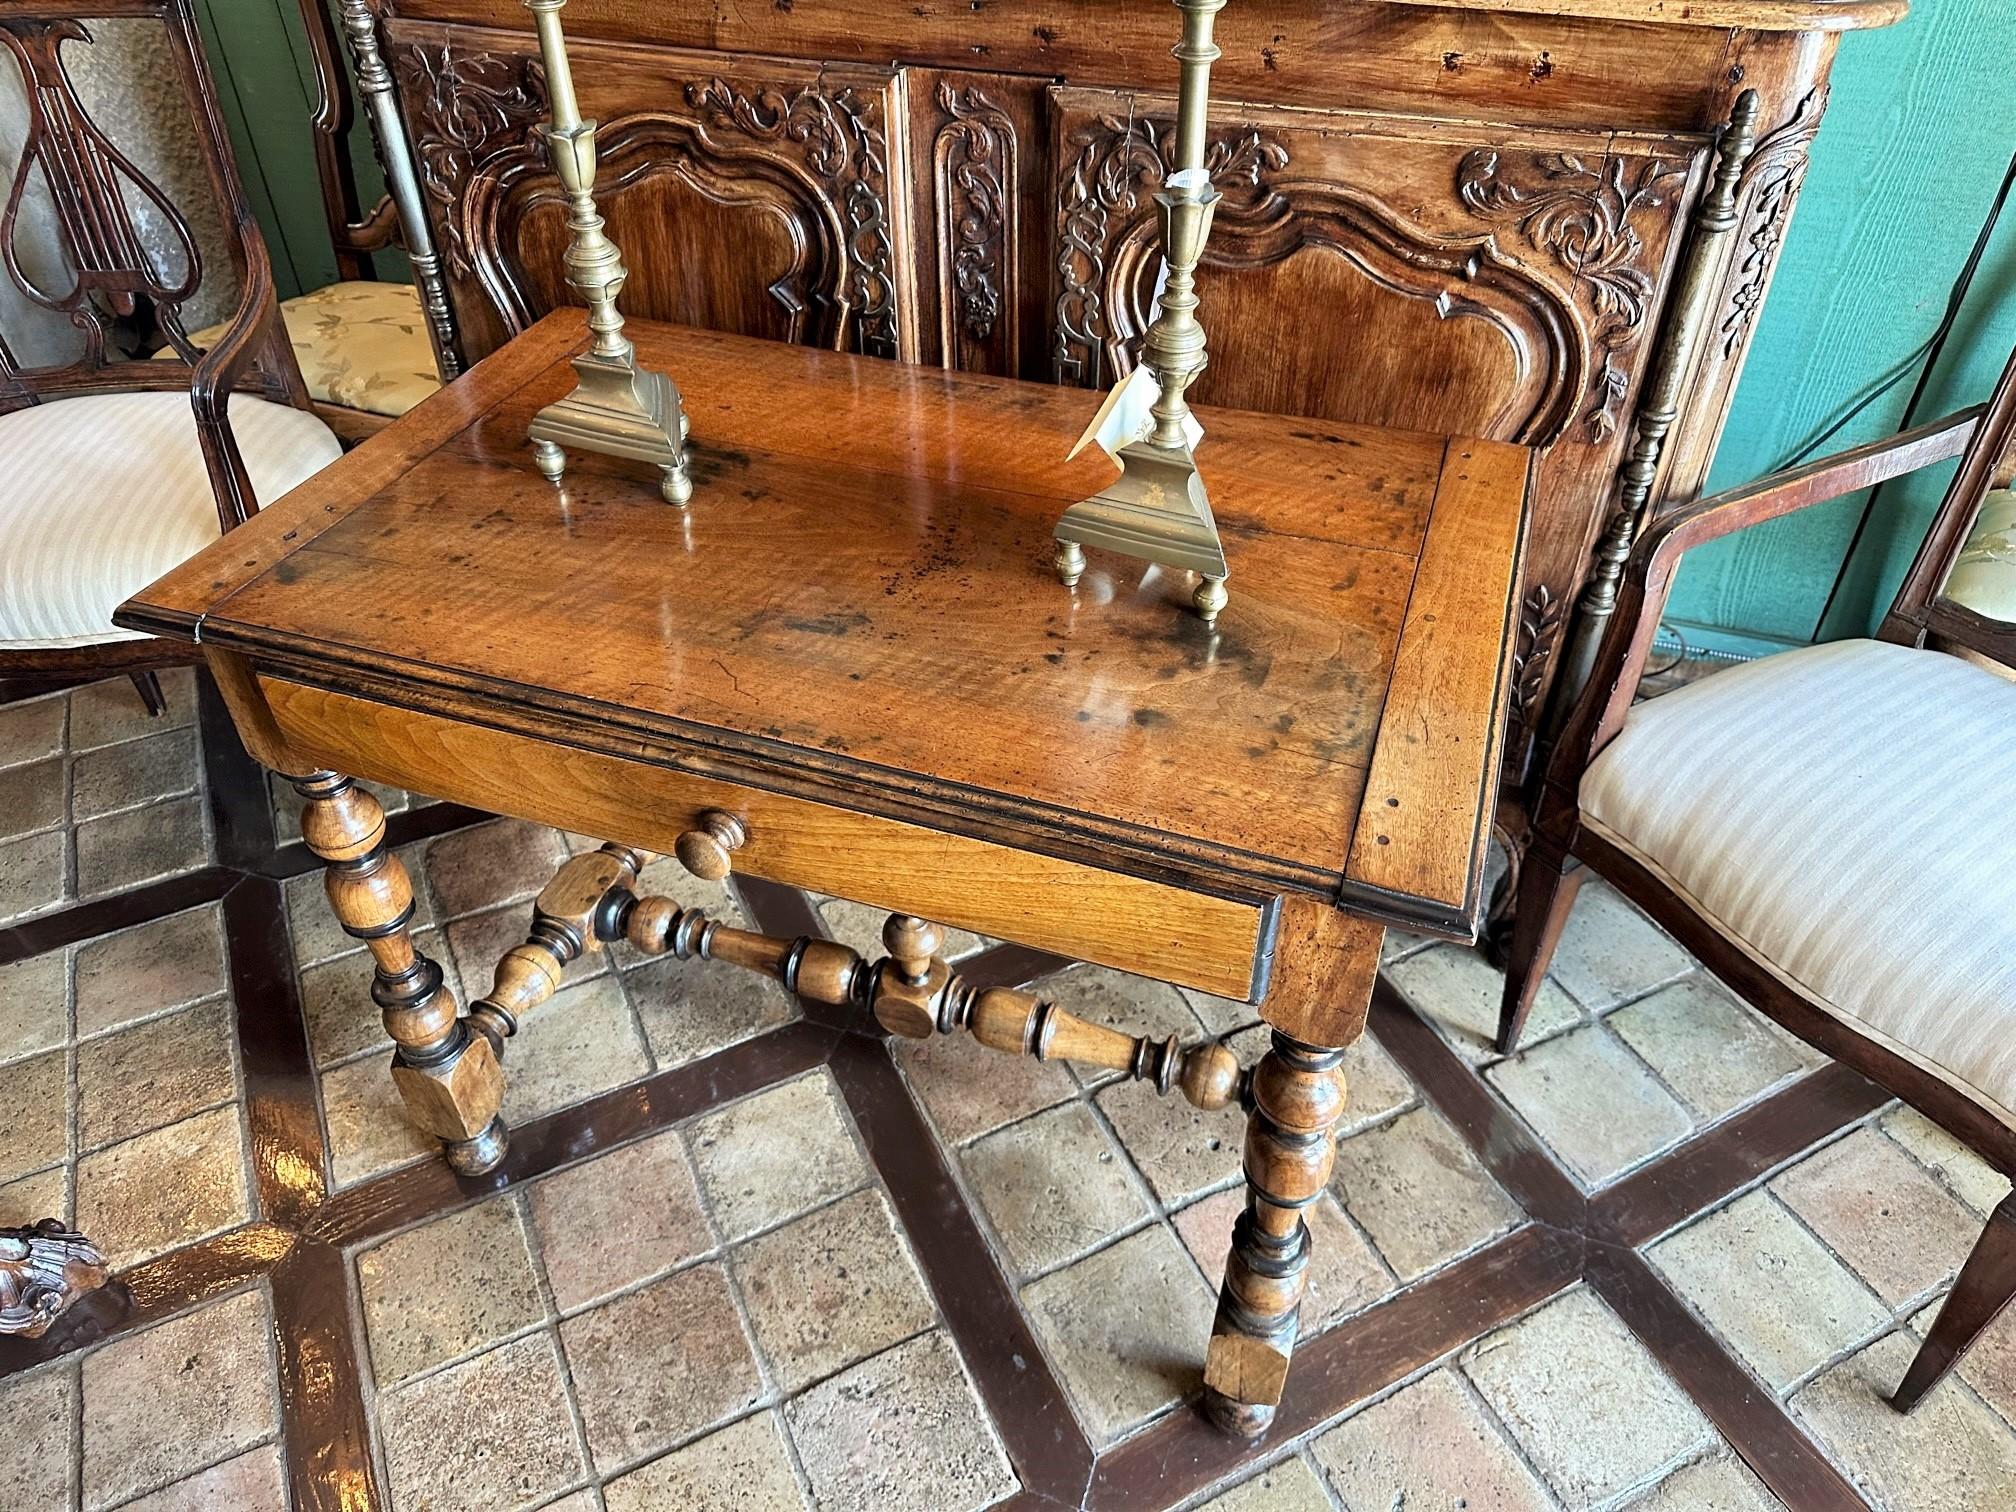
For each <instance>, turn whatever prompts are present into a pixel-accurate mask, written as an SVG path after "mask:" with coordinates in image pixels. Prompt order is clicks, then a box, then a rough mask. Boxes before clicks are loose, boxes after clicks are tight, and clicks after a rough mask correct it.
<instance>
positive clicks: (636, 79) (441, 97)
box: [388, 22, 917, 361]
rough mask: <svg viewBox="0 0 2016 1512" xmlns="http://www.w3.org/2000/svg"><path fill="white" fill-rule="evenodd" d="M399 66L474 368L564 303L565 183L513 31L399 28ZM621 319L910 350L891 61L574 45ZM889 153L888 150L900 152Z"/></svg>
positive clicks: (905, 211)
mask: <svg viewBox="0 0 2016 1512" xmlns="http://www.w3.org/2000/svg"><path fill="white" fill-rule="evenodd" d="M388 33H389V37H390V40H391V47H390V52H391V58H392V66H393V71H394V76H395V78H396V80H397V82H398V87H399V95H400V99H401V103H402V106H403V108H404V110H405V112H406V116H407V127H408V130H409V132H410V133H411V136H412V141H413V146H414V151H415V155H416V157H417V159H418V162H419V166H420V172H421V178H422V188H423V191H424V192H425V195H426V197H427V201H428V208H429V211H430V213H431V214H432V216H433V219H434V226H435V233H436V238H437V241H438V242H439V245H440V247H441V250H442V260H443V264H444V271H445V273H446V276H447V279H448V283H449V294H450V298H451V299H452V300H453V302H454V304H455V312H456V317H457V321H458V324H459V326H460V329H461V336H462V342H463V346H464V348H465V353H466V355H467V357H468V358H469V359H470V360H472V361H473V360H475V359H476V358H478V357H480V356H482V355H484V354H485V353H487V352H489V351H492V350H494V349H495V348H496V347H498V346H499V345H501V344H502V343H503V342H504V341H506V340H508V339H509V338H510V337H511V336H513V335H515V334H516V333H517V332H519V331H520V330H523V329H524V328H525V327H526V326H527V325H529V324H530V323H531V322H532V321H534V320H536V319H537V318H538V317H539V316H540V315H543V314H544V313H546V312H547V311H548V310H550V309H552V308H553V307H554V306H555V305H556V304H559V303H561V302H563V301H565V300H566V299H567V298H568V292H567V289H566V285H565V281H564V278H563V274H562V257H563V255H564V253H565V251H566V248H567V244H568V231H567V204H566V196H565V194H564V192H563V191H562V189H561V187H560V183H559V180H558V179H557V178H556V177H555V176H554V175H553V173H552V171H551V170H550V168H549V167H548V166H547V161H546V155H545V149H544V146H543V144H542V143H541V141H540V139H539V137H538V134H537V126H538V124H539V123H540V122H542V121H544V120H545V119H546V117H547V115H548V107H547V98H546V88H545V76H544V71H543V69H542V68H541V66H540V62H539V57H538V49H537V44H536V42H535V41H534V40H533V38H532V37H531V35H530V34H529V33H527V34H526V35H524V36H518V35H505V34H501V33H496V32H476V31H473V30H468V29H457V28H445V27H437V26H429V25H426V24H424V23H397V22H395V23H392V24H391V25H390V26H389V27H388ZM568 50H569V53H570V56H571V57H572V60H573V64H574V74H575V82H576V87H577V90H578V92H579V94H580V97H581V107H582V111H583V113H584V114H585V115H587V116H589V117H590V118H592V119H595V120H597V121H599V122H600V132H599V141H598V144H599V149H600V150H599V154H598V156H599V162H600V168H599V171H598V174H597V178H596V184H595V198H596V202H597V206H598V208H599V209H600V212H601V214H602V216H603V218H604V219H605V220H606V221H607V222H608V226H609V234H610V235H611V236H612V237H613V238H614V239H615V241H616V243H617V245H618V246H619V247H620V248H621V249H622V251H623V254H624V262H625V264H626V266H627V267H628V268H629V270H630V279H629V282H628V284H627V285H626V286H625V288H624V291H623V308H624V310H625V312H626V313H628V314H630V315H633V316H637V317H640V318H645V319H653V320H669V321H678V322H681V323H684V324H688V325H697V326H705V327H709V328H712V329H716V330H727V331H735V332H739V333H741V334H744V335H750V336H761V337H768V338H771V339H775V340H781V341H793V342H805V343H813V344H817V345H821V346H832V347H839V348H843V349H846V350H851V351H859V352H865V353H870V354H873V355H877V356H887V357H914V356H915V354H916V341H917V336H916V330H915V325H916V322H915V317H914V313H913V306H914V299H913V298H912V296H911V293H910V275H909V273H908V271H907V270H908V267H909V257H908V241H909V236H908V221H909V207H908V205H907V204H906V203H905V202H904V201H903V200H902V198H901V197H900V196H892V195H891V193H890V186H891V184H892V182H897V183H900V181H901V179H902V174H903V165H902V163H901V161H900V153H901V152H902V137H901V134H900V131H899V132H898V133H897V135H896V136H895V138H894V139H893V140H892V138H891V135H890V133H889V130H888V124H887V123H889V122H890V121H892V120H895V121H898V122H900V121H901V120H902V110H901V99H902V91H903V84H902V80H901V79H900V77H899V76H898V75H897V74H896V73H895V72H894V71H893V70H890V69H876V68H858V67H839V66H835V67H820V66H818V65H814V64H808V63H795V62H787V61H777V60H770V59H762V58H741V57H726V56H723V55H721V54H716V53H703V52H686V51H681V50H678V49H672V48H663V47H652V48H640V47H631V46H624V45H620V44H612V43H598V42H593V41H574V40H570V43H569V49H568ZM892 153H894V154H898V155H899V156H898V158H897V160H895V161H892Z"/></svg>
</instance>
